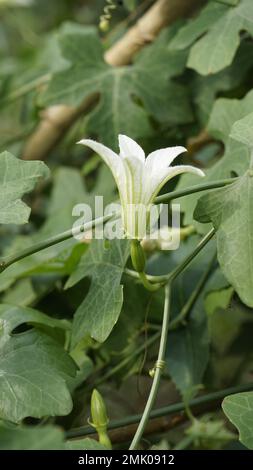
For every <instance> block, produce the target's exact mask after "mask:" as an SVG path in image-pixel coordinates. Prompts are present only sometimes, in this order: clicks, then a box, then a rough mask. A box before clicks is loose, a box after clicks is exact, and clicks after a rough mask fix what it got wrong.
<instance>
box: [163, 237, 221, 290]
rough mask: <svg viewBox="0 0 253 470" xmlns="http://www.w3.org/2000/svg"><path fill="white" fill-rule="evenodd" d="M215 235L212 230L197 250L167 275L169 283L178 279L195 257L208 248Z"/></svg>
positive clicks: (201, 241)
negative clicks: (207, 245)
mask: <svg viewBox="0 0 253 470" xmlns="http://www.w3.org/2000/svg"><path fill="white" fill-rule="evenodd" d="M214 234H215V229H214V228H212V229H211V230H210V231H209V232H208V233H207V234H206V235H205V236H204V237H203V238H202V240H200V242H199V243H198V245H197V246H196V248H195V249H194V250H193V251H192V252H191V253H190V254H189V256H187V257H186V258H185V260H184V261H183V262H182V263H180V264H179V265H178V266H177V267H176V268H175V269H174V270H173V271H172V272H171V273H169V274H168V275H167V280H168V281H173V280H174V279H176V277H177V276H179V274H181V273H182V272H183V271H184V270H185V268H186V267H187V266H188V264H190V263H191V262H192V260H193V259H194V258H195V256H197V255H198V253H199V252H200V251H201V250H202V249H203V248H204V247H205V246H206V244H207V243H208V242H209V241H210V240H211V239H212V238H213V236H214Z"/></svg>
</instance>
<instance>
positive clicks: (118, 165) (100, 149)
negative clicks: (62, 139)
mask: <svg viewBox="0 0 253 470" xmlns="http://www.w3.org/2000/svg"><path fill="white" fill-rule="evenodd" d="M77 143H78V144H82V145H87V147H89V148H91V149H92V150H94V152H96V153H98V155H100V156H101V157H102V159H103V160H104V162H105V163H106V164H107V165H108V167H109V168H110V170H111V172H112V174H113V176H114V179H115V181H116V184H117V186H118V187H119V186H120V185H121V184H122V179H123V178H125V176H124V168H123V165H122V161H121V159H120V158H119V155H117V153H115V152H113V150H111V149H110V148H108V147H106V146H105V145H103V144H100V143H99V142H96V141H95V140H91V139H83V140H80V142H77Z"/></svg>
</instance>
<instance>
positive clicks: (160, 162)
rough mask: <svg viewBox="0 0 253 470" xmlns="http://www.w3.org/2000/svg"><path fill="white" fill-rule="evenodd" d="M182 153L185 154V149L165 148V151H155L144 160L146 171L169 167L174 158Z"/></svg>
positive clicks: (178, 147) (179, 147)
mask: <svg viewBox="0 0 253 470" xmlns="http://www.w3.org/2000/svg"><path fill="white" fill-rule="evenodd" d="M183 152H187V149H186V148H185V147H181V146H177V147H167V148H165V149H160V150H155V152H152V153H150V154H149V155H148V156H147V159H146V164H145V165H146V167H147V170H148V171H152V170H155V169H156V168H157V169H159V168H164V167H168V166H170V164H171V163H172V162H173V160H175V158H176V157H177V156H178V155H180V154H181V153H183Z"/></svg>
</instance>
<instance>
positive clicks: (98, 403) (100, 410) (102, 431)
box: [90, 389, 112, 449]
mask: <svg viewBox="0 0 253 470" xmlns="http://www.w3.org/2000/svg"><path fill="white" fill-rule="evenodd" d="M91 418H92V421H91V422H90V424H91V426H93V427H94V428H95V429H96V431H97V433H98V437H99V442H100V444H102V445H104V446H105V447H107V448H108V449H111V448H112V444H111V441H110V439H109V436H108V434H107V424H108V422H109V420H108V417H107V412H106V406H105V402H104V400H103V398H102V396H101V395H100V393H99V392H98V391H97V390H96V389H94V390H93V392H92V395H91Z"/></svg>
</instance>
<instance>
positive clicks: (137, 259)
mask: <svg viewBox="0 0 253 470" xmlns="http://www.w3.org/2000/svg"><path fill="white" fill-rule="evenodd" d="M131 259H132V264H133V267H134V269H135V271H137V272H138V273H142V272H144V270H145V265H146V256H145V253H144V250H143V248H142V246H141V244H140V241H139V240H132V241H131Z"/></svg>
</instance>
